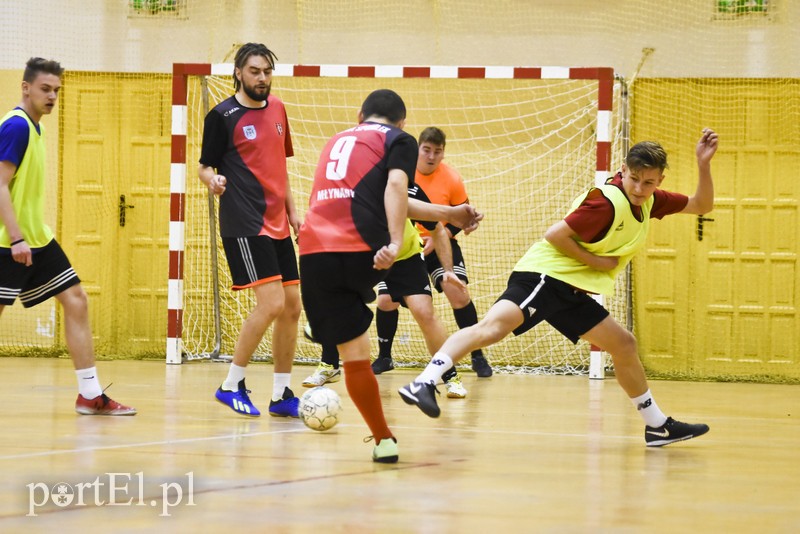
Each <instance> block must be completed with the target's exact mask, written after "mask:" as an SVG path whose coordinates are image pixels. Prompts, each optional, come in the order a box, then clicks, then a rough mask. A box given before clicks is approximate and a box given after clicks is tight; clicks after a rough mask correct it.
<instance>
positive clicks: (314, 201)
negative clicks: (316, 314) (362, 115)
mask: <svg viewBox="0 0 800 534" xmlns="http://www.w3.org/2000/svg"><path fill="white" fill-rule="evenodd" d="M418 150H419V149H418V147H417V141H416V140H415V139H414V138H413V137H411V136H410V135H409V134H407V133H406V132H404V131H403V130H401V129H399V128H396V127H394V126H390V125H387V124H378V123H372V122H365V123H362V124H359V125H358V126H356V127H355V128H351V129H349V130H345V131H343V132H340V133H338V134H336V135H335V136H333V137H332V138H331V139H330V140H329V141H328V143H327V144H326V145H325V148H324V149H323V150H322V154H321V155H320V159H319V163H318V164H317V170H316V172H315V173H314V186H313V188H312V190H311V197H310V198H309V208H308V211H307V212H306V216H305V221H304V222H303V226H302V228H301V229H300V235H299V239H298V245H299V248H300V255H301V256H303V255H306V254H315V253H318V252H366V251H372V250H378V249H379V248H381V247H382V246H384V245H386V244H388V243H389V226H388V223H387V221H386V208H385V206H384V203H383V196H384V193H385V191H386V183H387V181H388V179H389V170H390V169H400V170H402V171H404V172H405V173H406V175H407V176H408V181H409V186H411V185H413V183H414V171H415V169H416V165H417V153H418Z"/></svg>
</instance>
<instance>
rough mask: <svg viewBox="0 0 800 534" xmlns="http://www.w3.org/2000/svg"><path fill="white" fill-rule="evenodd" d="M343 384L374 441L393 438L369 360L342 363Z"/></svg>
mask: <svg viewBox="0 0 800 534" xmlns="http://www.w3.org/2000/svg"><path fill="white" fill-rule="evenodd" d="M344 383H345V386H347V393H348V394H349V395H350V399H352V401H353V404H355V405H356V408H358V411H359V412H361V417H363V418H364V421H366V423H367V426H368V427H369V430H370V432H372V436H373V437H374V438H375V441H376V442H379V441H380V440H382V439H385V438H391V437H393V436H392V431H391V430H389V425H388V424H386V418H385V417H384V416H383V406H382V405H381V394H380V391H379V390H378V380H377V379H376V378H375V374H374V373H373V372H372V368H371V367H370V365H369V360H356V361H351V362H344Z"/></svg>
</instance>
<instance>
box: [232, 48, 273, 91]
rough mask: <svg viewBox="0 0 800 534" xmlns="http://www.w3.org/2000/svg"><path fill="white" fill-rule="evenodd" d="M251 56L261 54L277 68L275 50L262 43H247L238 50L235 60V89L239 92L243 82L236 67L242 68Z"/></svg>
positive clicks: (271, 65) (270, 64)
mask: <svg viewBox="0 0 800 534" xmlns="http://www.w3.org/2000/svg"><path fill="white" fill-rule="evenodd" d="M250 56H261V57H263V58H264V59H266V60H267V62H268V63H269V66H270V67H271V68H273V69H274V68H275V62H276V61H277V60H278V56H276V55H275V52H273V51H272V50H270V49H269V48H267V45H264V44H261V43H245V44H243V45H242V46H240V47H239V50H237V51H236V57H235V58H234V60H233V90H234V91H236V92H239V88H240V87H241V86H242V82H240V81H239V78H237V77H236V69H239V70H241V69H242V67H244V64H245V63H247V60H248V59H249V58H250Z"/></svg>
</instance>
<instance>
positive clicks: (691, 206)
mask: <svg viewBox="0 0 800 534" xmlns="http://www.w3.org/2000/svg"><path fill="white" fill-rule="evenodd" d="M718 144H719V139H718V137H717V134H716V132H715V131H714V130H712V129H710V128H704V129H703V135H702V136H701V137H700V140H699V141H698V142H697V148H696V149H695V153H696V155H697V171H698V177H697V189H696V190H695V192H694V195H692V196H691V197H689V202H687V204H686V207H685V208H683V210H681V213H691V214H695V215H704V214H706V213H708V212H709V211H711V210H713V209H714V182H713V180H712V179H711V159H712V158H713V157H714V154H715V153H716V152H717V145H718Z"/></svg>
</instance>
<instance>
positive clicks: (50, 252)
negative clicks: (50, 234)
mask: <svg viewBox="0 0 800 534" xmlns="http://www.w3.org/2000/svg"><path fill="white" fill-rule="evenodd" d="M80 283H81V280H80V278H78V275H77V274H75V270H74V269H73V268H72V265H70V263H69V259H67V255H66V254H64V251H63V250H62V249H61V245H59V244H58V242H57V241H56V240H55V239H53V240H52V241H50V242H49V243H48V244H46V245H45V246H44V247H42V248H40V249H39V250H37V251H36V252H34V253H33V264H32V265H31V266H30V267H26V266H25V265H24V264H22V263H17V262H15V261H14V258H12V257H11V254H0V305H2V306H10V305H12V304H14V301H15V300H17V297H19V300H20V301H21V302H22V305H23V306H24V307H26V308H30V307H31V306H36V305H37V304H40V303H42V302H44V301H46V300H47V299H49V298H50V297H54V296H56V295H58V294H59V293H61V292H62V291H64V290H65V289H67V288H69V287H71V286H74V285H76V284H80Z"/></svg>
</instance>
